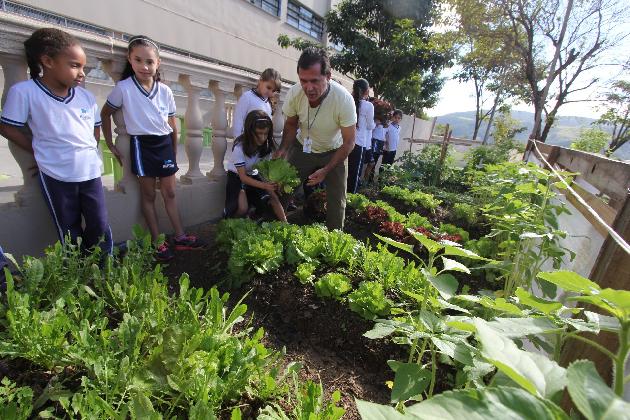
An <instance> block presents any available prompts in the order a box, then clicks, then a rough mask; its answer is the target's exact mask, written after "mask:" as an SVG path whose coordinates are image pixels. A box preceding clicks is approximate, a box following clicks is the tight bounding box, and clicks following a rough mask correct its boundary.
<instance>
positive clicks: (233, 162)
mask: <svg viewBox="0 0 630 420" xmlns="http://www.w3.org/2000/svg"><path fill="white" fill-rule="evenodd" d="M268 159H271V153H269V154H268V155H267V156H262V157H261V156H259V155H258V153H256V154H255V155H254V156H251V157H250V156H247V155H246V154H245V152H244V151H243V144H242V143H241V142H238V143H236V144H235V145H234V148H233V149H232V155H231V156H230V160H229V162H228V164H227V169H228V171H231V172H234V173H235V174H238V169H237V168H245V172H246V173H247V174H248V175H252V174H253V173H254V165H255V164H256V163H258V162H260V161H261V160H268Z"/></svg>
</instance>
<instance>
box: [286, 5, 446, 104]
mask: <svg viewBox="0 0 630 420" xmlns="http://www.w3.org/2000/svg"><path fill="white" fill-rule="evenodd" d="M390 3H392V2H391V1H386V0H343V1H342V2H340V3H339V4H338V5H337V7H336V8H335V9H333V10H331V11H330V12H329V13H328V14H327V15H326V28H327V30H328V36H329V39H330V41H331V43H332V44H333V45H340V46H342V49H341V51H337V50H335V49H333V48H331V49H330V50H331V52H332V53H333V54H332V57H331V64H332V66H333V68H334V69H335V70H337V71H339V72H341V73H344V74H346V75H349V76H351V77H355V78H359V77H363V78H365V79H367V80H368V81H369V82H370V85H371V86H372V88H373V89H374V93H375V95H376V96H378V97H381V98H383V99H386V100H387V101H390V102H393V103H394V104H395V105H396V107H397V108H400V109H402V110H403V111H404V112H406V113H412V112H415V113H419V112H421V110H422V109H423V108H430V107H432V106H434V105H435V103H436V102H437V100H438V93H439V91H440V89H441V88H442V83H443V81H442V79H441V78H440V76H439V73H440V70H441V69H442V68H443V67H444V66H445V65H447V64H449V60H450V58H451V56H452V53H451V49H450V47H449V42H448V40H447V39H446V38H444V37H441V36H440V35H439V34H436V33H431V32H430V30H429V29H430V28H431V26H432V24H433V22H434V13H436V12H435V10H437V8H436V7H433V6H436V2H435V1H434V0H426V3H427V5H425V6H426V7H423V8H419V9H414V14H413V15H412V17H413V19H410V18H401V17H400V14H401V11H400V10H398V11H397V10H396V9H395V8H394V9H392V8H391V7H390V6H391V4H390ZM278 43H279V44H280V45H281V46H283V47H288V46H292V47H295V48H297V49H299V50H302V49H304V48H305V47H306V46H308V45H312V44H313V42H312V41H305V40H304V39H302V38H295V39H290V38H289V37H288V36H286V35H281V36H280V37H279V38H278Z"/></svg>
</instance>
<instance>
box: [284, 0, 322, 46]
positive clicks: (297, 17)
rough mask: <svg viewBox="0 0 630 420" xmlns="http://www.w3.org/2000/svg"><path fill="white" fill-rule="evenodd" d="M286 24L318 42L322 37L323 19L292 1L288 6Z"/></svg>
mask: <svg viewBox="0 0 630 420" xmlns="http://www.w3.org/2000/svg"><path fill="white" fill-rule="evenodd" d="M287 23H288V24H289V25H291V26H293V27H295V28H297V29H299V30H300V31H302V32H304V33H307V34H309V35H310V36H312V37H313V38H317V39H318V40H320V41H321V39H322V36H323V35H324V19H322V18H320V17H319V16H317V15H316V14H315V13H313V12H311V11H310V10H308V9H307V8H306V7H304V6H302V5H300V4H298V3H295V2H293V1H289V4H288V8H287Z"/></svg>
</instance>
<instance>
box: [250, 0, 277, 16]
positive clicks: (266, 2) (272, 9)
mask: <svg viewBox="0 0 630 420" xmlns="http://www.w3.org/2000/svg"><path fill="white" fill-rule="evenodd" d="M249 2H250V3H251V4H253V5H254V6H258V7H260V8H261V9H263V10H264V11H265V12H267V13H269V14H272V15H274V16H279V15H280V0H249Z"/></svg>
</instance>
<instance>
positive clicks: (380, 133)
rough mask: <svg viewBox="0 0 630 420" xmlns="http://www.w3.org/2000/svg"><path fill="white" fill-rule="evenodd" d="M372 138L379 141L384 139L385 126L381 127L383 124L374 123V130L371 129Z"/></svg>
mask: <svg viewBox="0 0 630 420" xmlns="http://www.w3.org/2000/svg"><path fill="white" fill-rule="evenodd" d="M372 138H373V139H376V140H380V141H385V127H383V124H381V123H378V124H376V127H374V130H372Z"/></svg>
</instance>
